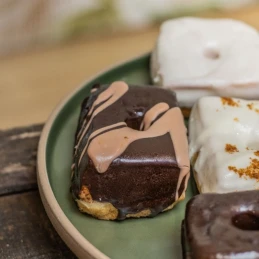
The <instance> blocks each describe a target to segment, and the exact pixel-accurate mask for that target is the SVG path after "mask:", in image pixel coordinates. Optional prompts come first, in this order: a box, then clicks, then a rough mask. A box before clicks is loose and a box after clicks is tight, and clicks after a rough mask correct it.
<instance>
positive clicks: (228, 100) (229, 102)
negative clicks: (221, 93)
mask: <svg viewBox="0 0 259 259" xmlns="http://www.w3.org/2000/svg"><path fill="white" fill-rule="evenodd" d="M221 102H222V104H223V105H228V106H232V107H239V104H238V102H235V101H234V100H233V99H232V98H228V97H221Z"/></svg>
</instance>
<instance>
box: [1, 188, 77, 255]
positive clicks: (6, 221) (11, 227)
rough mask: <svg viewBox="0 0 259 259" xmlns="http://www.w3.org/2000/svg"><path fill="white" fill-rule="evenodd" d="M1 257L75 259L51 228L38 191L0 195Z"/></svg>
mask: <svg viewBox="0 0 259 259" xmlns="http://www.w3.org/2000/svg"><path fill="white" fill-rule="evenodd" d="M0 258H16V259H19V258H20V259H27V258H41V259H50V258H76V257H75V256H74V255H73V254H72V252H71V251H70V250H69V249H68V248H67V246H66V245H65V244H64V243H63V241H62V240H61V239H60V237H59V236H58V234H57V233H56V231H55V230H54V228H53V227H52V225H51V223H50V221H49V219H48V217H47V215H46V213H45V211H44V208H43V205H42V203H41V200H40V197H39V193H38V191H30V192H26V193H19V194H15V195H6V196H2V197H0Z"/></svg>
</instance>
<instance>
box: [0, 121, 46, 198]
mask: <svg viewBox="0 0 259 259" xmlns="http://www.w3.org/2000/svg"><path fill="white" fill-rule="evenodd" d="M42 127H43V125H33V126H29V127H23V128H15V129H11V130H6V131H0V195H3V194H8V193H15V192H20V191H26V190H31V189H36V188H37V181H36V154H37V147H38V142H39V136H40V133H41V130H42Z"/></svg>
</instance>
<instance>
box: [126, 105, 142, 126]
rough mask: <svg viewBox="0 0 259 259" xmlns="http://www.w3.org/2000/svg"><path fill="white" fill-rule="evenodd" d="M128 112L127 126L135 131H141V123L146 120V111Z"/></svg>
mask: <svg viewBox="0 0 259 259" xmlns="http://www.w3.org/2000/svg"><path fill="white" fill-rule="evenodd" d="M127 112H128V116H127V118H126V120H125V123H126V124H127V126H128V127H129V128H132V129H134V130H140V126H141V122H142V120H143V118H144V112H145V111H144V109H143V108H134V109H133V110H128V111H127Z"/></svg>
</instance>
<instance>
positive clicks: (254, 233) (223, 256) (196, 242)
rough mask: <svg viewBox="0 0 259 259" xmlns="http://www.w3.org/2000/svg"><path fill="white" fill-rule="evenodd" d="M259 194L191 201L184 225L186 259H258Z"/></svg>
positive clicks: (208, 195) (201, 197) (199, 197)
mask: <svg viewBox="0 0 259 259" xmlns="http://www.w3.org/2000/svg"><path fill="white" fill-rule="evenodd" d="M258 201H259V192H258V191H246V192H236V193H227V194H214V193H206V194H200V195H197V196H195V197H194V198H192V199H191V200H190V201H189V202H188V203H187V206H186V211H185V219H184V221H183V224H182V248H183V258H184V259H258V258H259V203H258Z"/></svg>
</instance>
